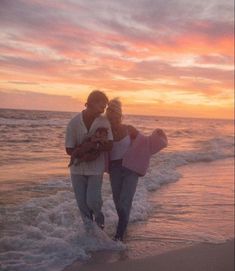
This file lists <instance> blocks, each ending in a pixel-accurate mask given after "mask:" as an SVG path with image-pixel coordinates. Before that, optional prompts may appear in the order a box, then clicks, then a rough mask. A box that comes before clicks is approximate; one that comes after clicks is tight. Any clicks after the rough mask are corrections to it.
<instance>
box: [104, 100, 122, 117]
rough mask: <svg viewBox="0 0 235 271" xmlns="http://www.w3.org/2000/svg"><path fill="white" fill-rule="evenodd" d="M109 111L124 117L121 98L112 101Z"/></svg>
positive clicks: (109, 104)
mask: <svg viewBox="0 0 235 271" xmlns="http://www.w3.org/2000/svg"><path fill="white" fill-rule="evenodd" d="M107 110H110V111H112V112H115V113H117V114H119V115H120V116H122V103H121V102H120V100H119V98H114V99H112V100H110V101H109V103H108V108H107Z"/></svg>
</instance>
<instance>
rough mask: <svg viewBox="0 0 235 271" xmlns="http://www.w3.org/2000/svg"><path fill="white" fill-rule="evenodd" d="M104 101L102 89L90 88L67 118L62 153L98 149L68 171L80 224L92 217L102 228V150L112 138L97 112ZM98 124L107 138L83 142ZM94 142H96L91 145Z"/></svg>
mask: <svg viewBox="0 0 235 271" xmlns="http://www.w3.org/2000/svg"><path fill="white" fill-rule="evenodd" d="M107 104H108V98H107V96H106V95H105V94H104V93H103V92H101V91H99V90H94V91H92V92H91V93H90V94H89V96H88V98H87V102H86V104H85V106H86V109H85V110H83V111H82V112H80V113H78V114H77V115H76V116H75V117H74V118H73V119H72V120H70V122H69V124H68V126H67V130H66V139H65V147H66V153H67V154H68V155H70V156H71V155H72V154H73V152H75V151H76V155H78V157H79V154H80V155H81V156H83V154H84V153H86V152H87V151H89V149H91V148H94V147H95V148H97V150H98V151H99V155H98V157H97V156H96V157H94V160H91V159H89V161H83V162H81V163H78V164H73V165H71V167H70V174H71V180H72V185H73V189H74V192H75V197H76V200H77V204H78V207H79V210H80V213H81V216H82V219H83V222H84V224H85V225H86V224H87V222H88V223H89V222H90V221H92V220H93V218H94V219H95V221H96V223H97V225H98V226H99V227H100V228H102V229H103V228H104V215H103V213H102V211H101V208H102V197H101V187H102V179H103V172H104V169H105V159H104V153H103V152H104V151H109V150H111V148H112V140H113V135H112V131H111V127H110V124H109V122H108V120H107V119H106V117H104V116H101V114H102V113H104V110H105V108H106V106H107ZM99 127H105V128H107V131H108V137H107V138H108V140H107V142H106V143H104V144H102V145H100V144H96V143H94V142H91V141H90V142H87V141H85V143H83V141H84V140H85V139H86V138H87V137H90V136H92V135H93V134H94V133H95V131H96V130H97V128H99ZM82 143H83V144H82ZM94 144H96V145H95V146H94ZM93 216H94V217H93Z"/></svg>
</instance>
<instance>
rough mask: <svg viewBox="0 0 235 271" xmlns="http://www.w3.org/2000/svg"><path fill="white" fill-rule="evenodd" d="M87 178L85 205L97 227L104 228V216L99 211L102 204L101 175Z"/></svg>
mask: <svg viewBox="0 0 235 271" xmlns="http://www.w3.org/2000/svg"><path fill="white" fill-rule="evenodd" d="M87 178H88V186H87V205H88V207H89V209H90V210H91V211H92V212H93V214H94V216H95V221H96V223H97V225H98V226H99V227H100V228H104V215H103V213H102V211H101V208H102V204H103V201H102V196H101V188H102V180H103V175H90V176H87Z"/></svg>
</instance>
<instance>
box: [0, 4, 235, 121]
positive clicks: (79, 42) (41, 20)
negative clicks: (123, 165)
mask: <svg viewBox="0 0 235 271" xmlns="http://www.w3.org/2000/svg"><path fill="white" fill-rule="evenodd" d="M233 6H234V3H233V0H223V1H221V0H206V1H205V0H194V1H191V0H167V1H166V0H90V1H87V0H64V1H63V0H61V1H59V0H57V1H56V0H51V1H49V0H44V1H41V0H0V37H1V38H0V107H3V108H28V109H46V110H65V111H79V110H81V109H82V108H83V105H84V103H85V100H86V97H87V95H88V94H89V92H90V91H91V90H93V89H100V90H103V91H105V92H106V93H107V95H108V96H109V98H113V97H117V96H118V97H120V99H121V100H122V102H123V106H124V111H125V112H126V113H128V114H149V115H167V116H169V115H173V116H187V117H188V116H192V117H215V118H217V117H219V118H232V117H233V102H234V96H233V95H234V94H233V87H234V81H233V74H234V51H233V48H234V47H233V46H234V45H233V44H234V43H233V42H234V34H233V32H234V26H233V25H234V13H233V10H234V7H233Z"/></svg>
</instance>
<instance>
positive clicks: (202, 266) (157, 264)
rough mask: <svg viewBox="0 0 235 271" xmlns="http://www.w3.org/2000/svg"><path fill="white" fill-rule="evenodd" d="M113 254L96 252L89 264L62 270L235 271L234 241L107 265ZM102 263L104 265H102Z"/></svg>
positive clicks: (74, 265)
mask: <svg viewBox="0 0 235 271" xmlns="http://www.w3.org/2000/svg"><path fill="white" fill-rule="evenodd" d="M108 254H110V252H97V253H94V255H93V257H92V259H91V260H90V261H89V262H86V263H83V264H82V263H81V262H75V263H74V264H72V265H70V266H68V267H66V268H65V269H64V270H63V271H106V270H107V271H108V270H112V271H121V270H122V271H123V270H135V271H142V270H145V271H156V270H159V271H160V270H162V271H176V270H181V271H188V270H190V271H233V270H234V239H233V240H229V241H226V242H225V243H222V244H205V243H201V244H198V245H194V246H189V247H185V248H181V249H176V250H173V251H168V252H165V253H162V254H158V255H156V256H148V257H146V258H141V259H140V258H139V259H123V260H120V261H116V262H104V261H105V259H106V260H107V257H108ZM102 261H103V262H102Z"/></svg>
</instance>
